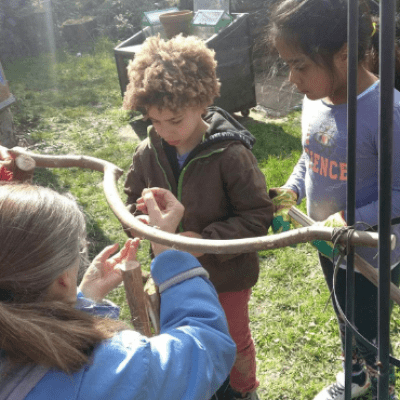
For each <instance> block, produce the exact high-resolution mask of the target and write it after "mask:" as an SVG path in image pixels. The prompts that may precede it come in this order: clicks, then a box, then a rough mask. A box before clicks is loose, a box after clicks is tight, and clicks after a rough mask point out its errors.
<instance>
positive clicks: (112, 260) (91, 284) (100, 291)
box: [79, 239, 140, 303]
mask: <svg viewBox="0 0 400 400" xmlns="http://www.w3.org/2000/svg"><path fill="white" fill-rule="evenodd" d="M139 243H140V240H139V239H128V240H127V241H126V243H125V245H124V247H123V248H122V250H121V251H120V252H119V253H117V254H116V255H114V256H113V257H111V255H112V254H114V253H115V252H116V251H117V250H118V243H116V244H114V245H112V246H107V247H106V248H105V249H104V250H103V251H102V252H100V253H99V254H98V255H97V256H96V257H95V258H94V260H93V262H92V263H91V264H90V266H89V268H88V269H87V271H86V273H85V275H84V276H83V279H82V282H81V284H80V286H79V289H80V291H81V292H82V293H83V295H84V296H85V297H87V298H89V299H92V300H93V301H95V302H97V303H100V302H101V301H102V300H103V298H104V296H106V295H107V294H108V293H109V292H110V291H111V290H112V289H114V288H116V287H117V286H118V285H119V284H120V283H121V282H122V271H121V269H120V268H119V266H120V265H121V264H124V263H127V262H129V261H135V260H136V253H137V250H138V247H139Z"/></svg>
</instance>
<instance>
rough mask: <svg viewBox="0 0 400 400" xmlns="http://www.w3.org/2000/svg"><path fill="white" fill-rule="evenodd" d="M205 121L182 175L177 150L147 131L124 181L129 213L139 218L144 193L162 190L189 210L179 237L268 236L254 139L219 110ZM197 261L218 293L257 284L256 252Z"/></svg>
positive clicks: (266, 201) (268, 205) (268, 209)
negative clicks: (200, 138) (194, 234)
mask: <svg viewBox="0 0 400 400" xmlns="http://www.w3.org/2000/svg"><path fill="white" fill-rule="evenodd" d="M204 119H205V121H206V122H207V123H209V124H210V127H209V129H208V130H207V132H206V135H205V140H204V141H203V142H202V143H201V144H199V145H198V146H197V147H196V148H195V149H193V151H192V152H191V153H190V155H189V156H188V158H187V160H186V162H185V164H184V166H183V168H182V170H181V171H179V166H178V163H177V159H176V153H175V148H174V147H171V146H169V145H168V144H167V143H166V142H165V141H163V140H162V139H161V138H160V137H159V136H158V135H157V134H156V132H155V130H154V129H153V128H152V127H149V137H148V138H147V139H145V140H144V141H143V142H141V143H140V144H139V146H138V147H137V149H136V152H135V154H134V156H133V163H132V165H131V166H130V169H129V172H128V175H127V178H126V181H125V193H126V194H127V195H128V199H127V207H128V209H129V210H130V211H131V212H132V213H135V202H136V200H137V199H138V198H139V197H140V196H141V192H142V190H143V189H144V188H148V187H162V188H166V189H169V190H170V191H171V192H172V193H173V194H174V195H175V196H176V197H177V199H178V200H179V201H180V202H181V203H182V204H183V205H184V206H185V214H184V217H183V219H182V222H181V224H180V227H179V230H180V231H181V232H184V231H194V232H197V233H200V234H201V235H202V237H203V238H204V239H241V238H246V237H254V236H264V235H266V234H267V231H268V228H269V225H270V223H271V220H272V214H273V207H272V202H271V200H270V198H269V197H268V194H267V188H266V185H265V178H264V175H263V174H262V172H261V171H260V170H259V168H258V166H257V161H256V159H255V157H254V156H253V154H252V153H251V151H250V149H251V148H252V146H253V144H254V142H255V139H254V137H253V136H252V135H251V134H250V133H249V132H248V131H247V130H246V129H245V128H244V127H243V126H242V125H240V124H239V123H238V122H237V121H236V120H235V119H233V118H232V117H231V116H230V115H229V114H228V113H227V112H225V111H224V110H222V109H220V108H218V107H209V109H208V113H207V115H206V116H205V117H204ZM199 261H200V262H201V264H202V265H203V267H204V268H205V269H206V270H207V271H208V272H209V274H210V279H211V282H212V283H213V284H214V286H215V287H216V289H217V291H218V292H219V293H221V292H233V291H239V290H244V289H248V288H250V287H252V286H254V285H255V283H256V282H257V279H258V273H259V261H258V255H257V253H256V252H253V253H246V254H236V255H235V254H221V255H214V254H205V255H204V256H202V257H199Z"/></svg>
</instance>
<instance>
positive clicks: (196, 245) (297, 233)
mask: <svg viewBox="0 0 400 400" xmlns="http://www.w3.org/2000/svg"><path fill="white" fill-rule="evenodd" d="M11 151H13V152H14V153H15V154H25V155H28V156H30V157H32V158H33V160H34V161H35V162H36V165H37V166H38V167H47V168H69V167H80V168H89V169H92V170H95V171H100V172H103V173H104V179H103V187H104V193H105V196H106V199H107V202H108V204H109V206H110V208H111V210H112V211H113V212H114V214H115V215H116V217H117V218H118V219H119V220H120V222H121V223H122V224H123V225H125V226H128V227H130V228H131V229H132V231H133V233H134V234H136V235H137V236H140V237H144V238H146V239H148V240H151V241H153V242H156V243H160V244H164V245H167V246H170V247H172V248H175V249H178V250H184V251H188V252H192V253H193V252H196V253H209V254H239V253H248V252H252V251H258V250H268V249H278V248H281V247H286V246H290V245H293V244H296V243H305V242H310V241H312V240H317V239H320V240H330V238H331V237H332V232H333V229H332V228H322V227H314V226H313V227H307V228H300V229H296V230H294V231H288V232H283V233H280V234H277V235H270V236H260V237H256V238H248V239H235V240H211V239H207V240H206V239H195V238H189V237H186V236H180V235H175V234H171V233H167V232H164V231H161V230H159V229H156V228H153V227H150V226H148V225H146V224H143V223H142V222H140V221H139V220H138V219H137V218H135V217H134V216H133V215H132V214H131V213H130V212H129V211H128V210H127V209H126V207H125V205H124V203H123V202H122V200H121V198H120V196H119V193H118V190H117V185H116V182H117V180H118V179H119V177H120V176H121V175H122V173H123V171H122V170H121V169H119V168H118V167H117V166H115V165H114V164H112V163H110V162H107V161H104V160H100V159H98V158H94V157H86V156H70V155H68V156H48V155H38V154H35V153H32V152H28V151H26V150H25V149H23V148H20V147H14V148H13V149H11ZM392 240H393V241H395V236H394V235H392ZM345 242H346V239H345V238H343V240H342V241H341V243H342V244H345ZM350 243H351V244H352V245H363V246H369V247H377V245H378V234H377V233H376V232H364V231H355V232H354V234H353V235H352V237H351V240H350ZM393 243H394V242H393Z"/></svg>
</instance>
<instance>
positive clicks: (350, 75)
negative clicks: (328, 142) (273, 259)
mask: <svg viewBox="0 0 400 400" xmlns="http://www.w3.org/2000/svg"><path fill="white" fill-rule="evenodd" d="M347 26H348V30H347V46H348V69H347V82H348V85H347V132H348V138H347V224H348V225H354V223H355V204H356V190H355V188H356V136H357V135H356V132H357V86H358V85H357V70H358V0H350V1H349V6H348V17H347ZM348 250H349V253H348V256H347V270H346V315H347V318H348V320H349V321H350V322H351V323H354V249H353V248H350V249H348ZM352 360H353V332H352V331H351V329H350V328H349V327H348V326H347V325H346V335H345V367H344V370H345V400H350V399H351V377H352V365H353V363H352Z"/></svg>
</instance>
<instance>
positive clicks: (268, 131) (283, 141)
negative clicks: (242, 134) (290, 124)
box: [235, 114, 303, 161]
mask: <svg viewBox="0 0 400 400" xmlns="http://www.w3.org/2000/svg"><path fill="white" fill-rule="evenodd" d="M235 118H236V119H237V120H238V122H240V123H241V124H242V125H243V126H244V127H245V128H248V129H249V128H251V134H252V135H253V136H254V137H255V138H256V143H255V145H254V147H253V154H254V156H255V157H256V158H257V160H258V161H261V160H266V159H268V157H269V156H275V157H286V156H290V155H291V154H292V152H293V151H298V152H301V151H302V149H303V148H302V144H301V139H300V138H299V137H296V136H293V135H291V134H290V133H288V129H286V130H285V129H284V128H283V127H282V126H280V125H277V124H276V123H275V122H274V123H271V122H268V121H260V120H256V119H253V118H252V117H251V116H249V117H239V116H238V115H237V114H235Z"/></svg>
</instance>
